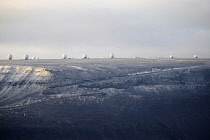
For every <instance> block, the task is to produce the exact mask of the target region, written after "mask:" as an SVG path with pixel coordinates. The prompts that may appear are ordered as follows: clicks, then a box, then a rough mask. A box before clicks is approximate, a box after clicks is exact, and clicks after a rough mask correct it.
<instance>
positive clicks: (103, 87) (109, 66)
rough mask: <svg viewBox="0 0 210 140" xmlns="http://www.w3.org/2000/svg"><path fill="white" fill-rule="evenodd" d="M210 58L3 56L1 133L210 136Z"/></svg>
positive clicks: (6, 136)
mask: <svg viewBox="0 0 210 140" xmlns="http://www.w3.org/2000/svg"><path fill="white" fill-rule="evenodd" d="M209 132H210V60H209V59H170V60H166V59H87V60H73V59H68V60H28V61H24V60H12V61H7V60H5V61H3V60H1V61H0V139H85V140H88V139H90V140H93V139H103V140H108V139H120V140H124V139H152V140H155V139H172V140H176V139H191V140H192V139H200V140H201V139H204V140H206V139H210V133H209Z"/></svg>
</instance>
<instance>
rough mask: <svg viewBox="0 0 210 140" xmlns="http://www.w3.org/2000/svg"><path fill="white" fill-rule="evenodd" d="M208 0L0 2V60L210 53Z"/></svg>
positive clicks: (42, 0)
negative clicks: (84, 55) (10, 55)
mask: <svg viewBox="0 0 210 140" xmlns="http://www.w3.org/2000/svg"><path fill="white" fill-rule="evenodd" d="M209 3H210V0H200V1H198V0H88V1H85V0H60V1H58V0H36V1H32V0H18V1H17V0H9V1H8V0H0V59H5V58H6V57H7V55H8V54H10V53H11V54H12V55H13V56H14V58H22V57H23V55H24V54H28V55H29V56H31V57H32V56H36V57H40V58H61V55H62V54H63V53H66V54H67V55H68V57H75V58H80V57H82V55H83V54H84V53H86V54H87V55H88V56H89V57H92V58H94V57H108V56H109V54H110V53H114V54H115V56H116V57H133V56H139V57H144V56H149V57H157V56H161V57H169V55H170V54H173V55H174V56H175V57H193V55H194V54H197V55H198V57H200V58H202V57H210V18H209V15H210V5H209Z"/></svg>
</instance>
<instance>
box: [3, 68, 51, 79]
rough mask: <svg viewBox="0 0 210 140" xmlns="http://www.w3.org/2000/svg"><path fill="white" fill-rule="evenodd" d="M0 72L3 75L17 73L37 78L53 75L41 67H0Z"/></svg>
mask: <svg viewBox="0 0 210 140" xmlns="http://www.w3.org/2000/svg"><path fill="white" fill-rule="evenodd" d="M0 71H1V72H3V73H9V72H17V73H22V74H34V75H37V76H44V77H50V76H53V73H51V72H49V71H48V70H46V69H45V68H43V67H31V66H16V67H15V66H14V67H11V66H0Z"/></svg>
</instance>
